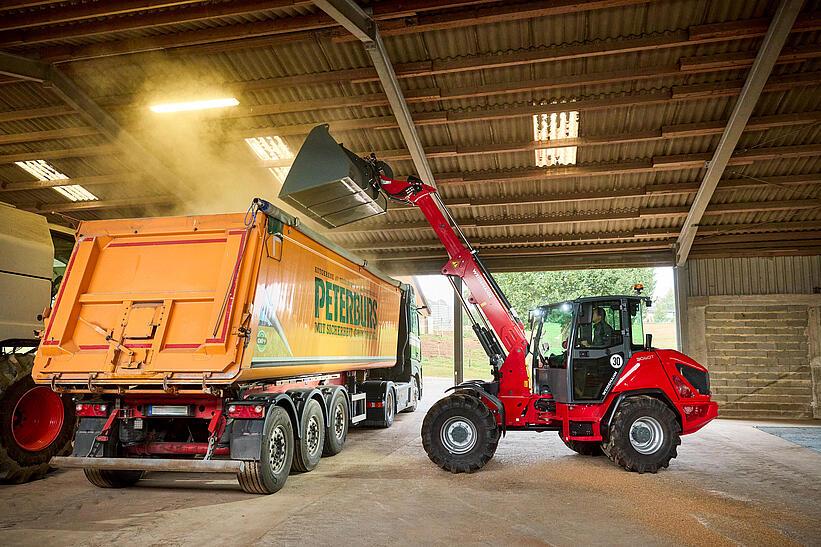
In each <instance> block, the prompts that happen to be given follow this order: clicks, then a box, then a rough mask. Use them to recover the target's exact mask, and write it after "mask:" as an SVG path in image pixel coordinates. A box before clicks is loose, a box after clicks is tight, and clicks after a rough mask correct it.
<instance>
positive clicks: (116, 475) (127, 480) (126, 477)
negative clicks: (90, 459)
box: [83, 468, 144, 488]
mask: <svg viewBox="0 0 821 547" xmlns="http://www.w3.org/2000/svg"><path fill="white" fill-rule="evenodd" d="M83 473H85V476H86V478H87V479H88V482H90V483H91V484H93V485H94V486H96V487H97V488H128V487H129V486H134V485H135V484H137V481H139V480H140V479H141V478H143V474H144V473H143V471H125V470H120V469H94V468H86V469H83Z"/></svg>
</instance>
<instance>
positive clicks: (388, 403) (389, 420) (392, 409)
mask: <svg viewBox="0 0 821 547" xmlns="http://www.w3.org/2000/svg"><path fill="white" fill-rule="evenodd" d="M383 408H384V410H385V417H384V419H383V421H382V427H384V428H388V427H390V426H392V425H393V420H394V418H396V393H395V392H394V391H393V388H392V387H389V388H388V392H387V393H385V406H384V407H383Z"/></svg>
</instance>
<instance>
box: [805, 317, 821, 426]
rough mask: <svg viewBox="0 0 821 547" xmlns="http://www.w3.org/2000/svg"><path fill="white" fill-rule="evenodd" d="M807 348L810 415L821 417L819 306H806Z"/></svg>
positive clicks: (820, 324) (820, 332) (820, 327)
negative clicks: (809, 374)
mask: <svg viewBox="0 0 821 547" xmlns="http://www.w3.org/2000/svg"><path fill="white" fill-rule="evenodd" d="M807 318H808V321H807V349H808V353H809V358H810V373H811V374H812V376H811V378H812V417H813V418H815V419H816V420H818V419H821V306H810V307H808V308H807Z"/></svg>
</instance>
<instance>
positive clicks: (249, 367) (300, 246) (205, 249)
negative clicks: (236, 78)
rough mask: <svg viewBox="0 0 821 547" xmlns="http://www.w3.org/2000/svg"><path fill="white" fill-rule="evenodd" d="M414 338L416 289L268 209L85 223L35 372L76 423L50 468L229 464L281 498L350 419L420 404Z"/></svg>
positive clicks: (101, 474)
mask: <svg viewBox="0 0 821 547" xmlns="http://www.w3.org/2000/svg"><path fill="white" fill-rule="evenodd" d="M263 211H264V212H263ZM418 329H419V327H418V316H417V313H416V307H415V297H414V295H413V290H412V288H411V287H409V286H407V285H404V284H401V283H399V282H397V281H394V280H392V279H390V278H388V277H387V276H385V275H383V274H381V273H380V272H378V271H376V270H374V269H372V268H369V267H367V266H366V265H365V263H363V262H362V261H361V260H359V259H357V258H356V257H355V256H352V255H350V254H349V253H347V252H345V251H344V250H343V249H340V248H338V247H336V246H335V245H334V244H332V243H330V242H328V241H326V240H324V238H322V237H321V236H319V235H317V234H315V233H313V232H311V231H310V230H307V229H305V228H303V227H300V226H299V223H298V221H297V220H296V219H294V218H292V217H290V216H288V215H286V214H284V213H282V212H281V211H279V210H277V209H275V208H274V207H273V206H271V205H270V204H268V203H266V202H262V201H260V200H257V201H255V205H254V206H252V208H251V209H250V210H249V212H248V213H246V214H226V215H209V216H190V217H170V218H148V219H128V220H102V221H90V222H83V223H82V224H81V225H80V227H79V229H78V232H77V243H76V246H75V248H74V252H73V254H72V256H71V259H70V262H69V264H68V266H67V269H66V273H65V276H64V278H63V283H62V286H61V287H60V290H59V292H58V294H57V297H56V299H55V302H54V308H53V310H52V312H51V314H50V317H48V318H47V320H46V326H45V330H44V332H43V339H42V342H41V345H40V348H39V349H38V352H37V356H36V359H35V366H34V370H33V377H34V380H35V381H36V382H37V383H41V384H46V385H49V386H51V388H52V389H54V390H55V391H57V392H61V393H64V394H70V395H72V396H74V397H75V400H76V408H77V413H78V416H79V417H80V421H79V425H78V429H77V433H76V436H75V446H74V453H73V455H72V456H70V457H64V458H55V460H54V462H53V463H54V464H55V465H58V466H63V467H81V468H83V469H84V470H85V473H86V476H87V477H88V478H89V480H90V481H91V482H92V483H94V484H96V485H98V486H102V487H117V486H128V485H131V484H133V483H135V482H136V481H137V480H139V478H140V477H141V476H142V474H143V473H144V472H145V471H151V470H173V471H204V472H214V471H217V472H229V473H236V474H237V476H238V478H239V481H240V484H241V485H242V487H243V488H244V489H245V490H246V491H249V492H257V493H271V492H274V491H276V490H278V489H279V488H280V487H281V486H282V484H284V482H285V480H286V478H287V476H288V473H289V472H290V470H291V469H292V468H293V469H295V470H298V471H309V470H311V469H313V468H314V467H315V466H316V465H317V464H318V462H319V459H320V457H321V456H322V455H323V454H324V455H326V456H329V455H333V454H336V453H337V452H339V450H341V449H342V446H343V444H344V442H345V438H346V436H347V431H348V427H349V426H350V425H353V424H366V425H374V426H383V427H386V426H390V425H391V423H392V422H393V419H394V416H395V414H396V413H397V412H401V411H411V410H414V409H415V407H416V401H417V400H418V398H419V397H420V396H421V388H422V372H421V363H420V358H421V352H420V350H419V338H418Z"/></svg>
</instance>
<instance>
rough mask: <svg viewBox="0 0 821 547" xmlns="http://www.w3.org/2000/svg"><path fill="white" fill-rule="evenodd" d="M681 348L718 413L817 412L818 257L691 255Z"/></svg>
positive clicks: (820, 390)
mask: <svg viewBox="0 0 821 547" xmlns="http://www.w3.org/2000/svg"><path fill="white" fill-rule="evenodd" d="M677 274H678V276H677V281H678V283H679V285H680V287H679V289H680V290H679V304H680V307H681V312H682V313H681V315H680V321H681V323H682V324H681V327H682V336H683V348H684V351H685V352H686V353H687V354H689V355H691V356H692V357H693V358H695V359H696V360H698V361H699V362H701V363H703V364H705V365H706V366H707V367H708V368H709V369H710V377H711V380H712V386H713V393H714V396H715V398H716V400H717V401H718V402H719V404H720V405H721V411H720V414H721V415H723V416H726V417H738V418H742V417H749V418H753V417H769V418H821V406H819V403H821V294H816V291H817V290H818V289H817V287H819V286H821V256H813V257H778V258H743V259H710V260H691V261H690V263H689V264H688V266H687V267H686V269H682V270H680V271H679V272H677Z"/></svg>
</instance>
